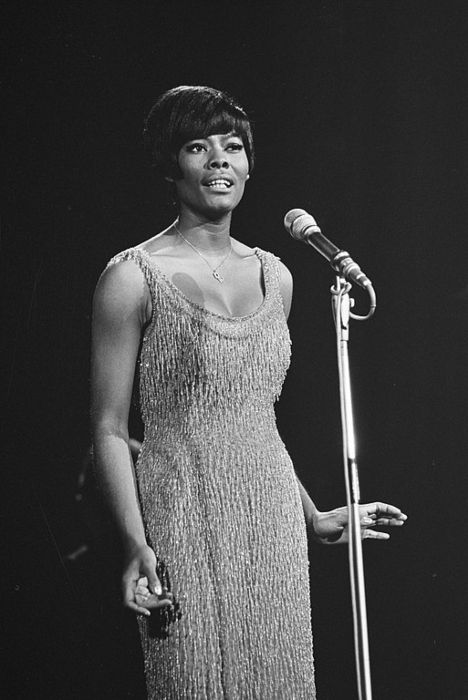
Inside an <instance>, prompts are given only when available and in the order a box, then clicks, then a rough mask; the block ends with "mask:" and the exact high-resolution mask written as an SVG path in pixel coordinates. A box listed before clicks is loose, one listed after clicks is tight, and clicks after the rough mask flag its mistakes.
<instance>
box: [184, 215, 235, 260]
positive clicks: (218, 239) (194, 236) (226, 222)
mask: <svg viewBox="0 0 468 700" xmlns="http://www.w3.org/2000/svg"><path fill="white" fill-rule="evenodd" d="M230 225H231V214H230V213H229V215H228V216H223V217H222V218H221V219H219V220H217V221H216V220H215V221H212V220H211V221H209V220H201V219H200V218H199V217H195V216H193V215H191V214H190V213H187V212H180V214H179V216H178V218H177V219H176V220H175V226H176V228H177V229H178V230H179V231H180V233H181V234H182V235H183V236H184V237H185V238H186V239H187V240H189V241H190V243H192V245H194V246H196V247H197V248H199V249H200V250H201V251H203V250H205V251H208V252H210V251H212V252H214V253H215V252H219V251H224V250H226V249H227V248H229V247H230V246H231V240H230Z"/></svg>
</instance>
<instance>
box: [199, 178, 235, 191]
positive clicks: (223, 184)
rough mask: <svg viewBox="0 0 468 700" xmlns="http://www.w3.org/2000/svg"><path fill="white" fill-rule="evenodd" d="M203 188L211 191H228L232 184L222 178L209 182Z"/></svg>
mask: <svg viewBox="0 0 468 700" xmlns="http://www.w3.org/2000/svg"><path fill="white" fill-rule="evenodd" d="M205 186H206V187H209V188H210V189H213V190H215V189H216V190H228V189H229V188H230V187H232V182H231V181H230V180H227V179H225V178H223V177H220V178H217V179H216V180H211V181H210V182H207V183H206V185H205Z"/></svg>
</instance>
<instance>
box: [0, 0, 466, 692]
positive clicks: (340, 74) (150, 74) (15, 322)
mask: <svg viewBox="0 0 468 700" xmlns="http://www.w3.org/2000/svg"><path fill="white" fill-rule="evenodd" d="M467 15H468V11H467V9H466V4H465V3H463V2H459V3H457V2H430V1H429V2H400V1H399V0H397V1H396V2H390V1H389V2H372V1H371V0H369V1H363V0H356V1H355V2H338V1H324V2H314V1H310V2H304V3H302V2H294V1H293V2H290V3H288V4H283V3H281V4H278V7H276V5H274V4H271V3H266V2H265V3H263V2H250V3H240V2H239V3H234V2H231V3H229V2H224V1H223V0H220V1H219V2H216V3H214V2H203V3H197V2H192V3H182V2H171V3H169V2H152V3H146V2H141V3H132V2H110V1H105V2H102V1H101V2H97V3H89V4H87V3H80V2H75V3H57V4H55V6H54V3H45V4H39V3H38V4H37V5H36V6H35V7H32V8H31V6H30V5H29V4H26V3H25V2H17V3H14V4H11V5H10V6H9V7H8V9H7V11H6V12H4V13H3V21H2V24H3V29H2V32H3V46H4V49H5V63H4V65H5V70H4V73H3V80H2V84H3V92H4V99H3V107H2V117H3V118H2V122H3V128H2V137H3V138H2V141H3V167H2V170H3V174H4V175H6V180H5V182H6V187H5V188H4V205H3V211H4V213H3V226H2V228H3V257H4V262H5V270H6V272H5V275H4V279H5V281H6V294H5V299H6V303H5V305H4V306H5V316H4V319H5V320H4V324H3V326H4V336H5V338H6V343H7V350H8V352H7V362H6V364H5V366H6V373H5V380H4V384H5V387H6V389H5V395H6V399H7V401H6V405H7V411H8V421H7V422H6V431H5V435H4V439H3V446H4V449H3V453H4V459H3V477H2V486H3V488H2V491H3V495H2V498H1V499H0V500H1V501H2V522H3V524H4V528H3V533H4V536H3V537H2V539H3V549H2V555H3V560H4V561H3V571H4V575H2V588H1V591H2V602H3V603H4V610H5V614H4V620H6V626H4V629H5V628H6V635H5V642H4V651H5V654H4V657H5V663H4V664H3V668H4V671H5V673H6V680H5V682H6V683H7V684H8V693H7V695H6V696H5V697H9V698H37V697H48V698H63V697H73V698H75V697H76V698H107V697H109V698H120V697H122V698H124V697H135V698H138V697H140V696H141V668H140V660H139V656H138V645H137V642H136V638H135V636H134V628H133V625H132V621H131V620H129V619H127V618H126V617H125V615H123V614H122V612H121V611H120V610H119V608H118V607H117V606H116V605H115V604H114V602H113V594H112V592H113V586H114V583H113V581H114V571H113V567H112V564H111V563H110V561H108V562H107V563H106V558H105V557H104V558H102V557H99V556H97V555H96V554H95V553H94V554H93V550H91V552H90V553H88V554H87V555H85V556H84V557H83V559H82V560H80V561H79V562H78V563H76V562H75V563H74V564H71V563H70V562H69V561H68V560H67V554H69V553H70V552H71V551H73V550H74V549H75V548H76V547H78V546H79V545H80V543H81V542H82V541H83V540H84V539H86V538H87V537H88V534H87V532H86V529H85V526H84V525H83V523H82V520H81V518H82V515H81V512H80V509H79V504H77V503H76V501H75V498H74V495H75V491H76V481H77V477H78V473H79V471H80V468H81V464H82V460H83V457H84V455H85V453H86V450H87V447H88V442H89V427H88V419H87V413H88V363H89V355H88V352H89V351H88V347H89V320H90V303H91V297H92V292H93V288H94V285H95V283H96V279H97V276H98V275H99V272H100V271H101V269H102V268H103V266H104V265H105V263H106V261H107V260H108V259H109V258H110V257H111V256H112V255H113V254H114V253H115V252H117V251H119V250H121V249H123V248H126V247H129V246H130V245H132V244H136V243H138V242H140V241H141V240H144V239H145V238H147V237H149V236H150V235H153V234H154V233H155V232H157V231H158V230H160V229H161V228H163V227H164V226H166V225H167V224H168V223H169V222H170V221H171V216H172V215H173V214H172V212H171V210H170V209H169V208H168V206H167V205H166V204H165V193H164V191H163V190H162V189H161V187H160V186H159V185H158V183H157V182H155V181H154V179H153V176H152V174H151V172H150V170H149V168H148V165H147V163H146V160H145V157H144V154H143V151H142V143H141V127H142V122H143V118H144V116H145V115H146V113H147V112H148V110H149V108H150V107H151V105H152V103H153V102H154V100H155V98H156V97H157V96H158V95H159V94H160V93H161V92H162V91H163V90H165V89H167V88H169V87H172V86H174V85H178V84H207V85H213V86H215V87H219V88H221V89H224V90H226V91H228V92H231V93H232V94H234V95H235V96H236V97H237V98H238V99H239V101H240V102H241V104H243V105H244V107H245V108H246V109H247V111H248V112H249V114H250V115H251V116H252V120H253V123H254V129H255V137H256V151H257V165H256V168H255V171H254V173H253V176H252V178H251V181H250V182H249V187H248V192H247V194H246V196H245V199H244V201H243V203H242V204H241V206H240V207H239V210H238V212H237V213H236V215H235V219H234V235H237V236H239V237H240V238H241V239H242V240H243V241H245V242H246V243H248V244H250V245H259V246H260V247H262V248H266V249H268V250H272V251H273V252H275V253H276V254H278V255H279V256H280V257H281V258H282V260H283V261H284V262H285V263H286V264H287V265H288V266H289V267H290V269H291V270H292V272H293V274H294V278H295V301H294V305H293V310H292V314H291V323H290V327H291V334H292V338H293V349H294V353H293V364H292V368H291V371H290V374H289V376H288V380H287V382H286V385H285V388H284V394H283V397H282V400H281V402H280V404H279V406H278V420H279V425H280V431H281V433H282V435H283V437H284V439H285V442H286V444H287V445H288V447H289V449H290V452H291V455H292V457H293V459H294V462H295V465H296V468H297V470H298V472H299V473H300V475H301V478H302V479H303V481H304V483H305V484H306V485H307V487H308V488H309V490H310V492H311V494H312V496H313V498H314V499H315V500H316V502H317V504H318V506H319V507H320V508H322V509H326V508H329V507H334V506H336V505H340V504H342V503H343V502H344V500H345V497H344V486H343V477H342V467H341V429H340V417H339V403H338V384H337V372H336V360H335V340H334V329H333V324H332V320H331V314H330V310H329V305H330V302H329V287H330V285H331V283H332V281H333V276H332V273H331V271H330V270H329V268H328V267H327V265H326V263H325V262H324V261H323V259H321V258H320V256H318V255H317V254H316V253H314V252H313V251H312V250H311V249H308V248H306V246H303V245H301V244H299V243H295V242H293V241H292V239H290V238H289V237H288V236H287V234H286V233H285V232H284V230H283V226H282V220H283V216H284V214H285V213H286V211H288V210H289V209H290V208H293V207H302V208H305V209H307V210H308V211H310V212H311V213H313V214H314V216H315V217H316V218H317V220H318V221H319V223H320V224H321V227H322V230H323V231H324V233H325V234H326V235H328V236H329V237H330V238H331V239H332V240H333V241H334V242H336V243H337V244H340V245H341V246H342V247H344V248H346V249H347V250H350V251H351V253H352V255H353V257H354V258H355V259H357V260H358V261H359V262H360V264H361V266H362V267H363V268H364V269H365V271H366V272H367V273H368V275H369V276H370V277H371V279H372V280H373V282H374V285H375V288H376V291H377V295H378V309H377V313H376V315H375V317H374V318H373V319H372V320H371V321H369V322H367V323H364V324H358V323H354V324H353V325H352V329H351V366H352V375H353V385H354V395H355V396H354V399H355V408H356V411H355V412H356V423H357V435H358V444H359V457H360V472H361V487H362V496H363V500H364V501H368V500H374V499H376V498H378V499H381V500H386V501H388V502H393V503H395V504H397V505H399V506H401V508H402V509H403V510H404V511H405V512H407V513H408V515H409V520H408V523H407V525H406V526H405V528H404V529H403V530H398V531H396V532H393V533H392V539H391V540H390V541H389V542H385V543H375V542H366V543H365V547H364V549H365V567H366V582H367V599H368V600H367V602H368V615H369V628H370V629H369V634H370V650H371V661H372V675H373V687H374V696H375V698H377V699H378V700H385V699H387V698H389V699H390V698H392V699H393V698H396V697H397V698H425V699H427V700H429V699H432V698H433V699H434V700H435V699H438V700H439V699H454V700H455V699H456V700H461V699H462V698H465V697H466V696H467V693H468V691H467V687H468V685H467V684H468V663H467V660H466V657H467V649H468V635H467V631H466V630H467V625H468V619H467V616H466V613H465V609H466V590H467V576H466V573H467V557H466V549H467V535H468V533H467V528H466V514H467V506H468V503H467V493H468V490H467V487H468V483H467V476H466V474H467V456H468V439H467V434H468V426H467V424H466V417H467V415H468V411H467V409H468V406H467V389H468V372H467V362H466V348H467V340H468V322H467V312H468V274H467V272H466V255H467V253H468V245H467V243H466V220H467V193H466V176H467V155H468V154H467V127H466V123H467V121H466V119H467V109H466V108H467V98H466V94H467V90H466V86H467V84H468V81H467V78H468V76H467V50H466V44H467V38H468V35H467V27H466V21H467ZM355 296H356V298H357V300H358V305H359V306H361V307H362V308H364V307H365V304H366V299H365V297H363V296H361V294H360V292H359V291H356V292H355ZM110 559H111V557H109V556H108V557H107V560H110ZM310 559H311V589H312V603H313V617H314V634H315V656H316V673H317V686H318V691H319V698H320V700H340V699H341V698H343V699H344V698H346V699H348V698H349V699H351V698H354V697H356V690H355V677H354V659H353V637H352V620H351V611H350V598H349V584H348V570H347V553H346V548H344V547H342V548H339V547H323V548H320V547H318V546H312V545H311V551H310ZM103 562H104V563H103ZM278 565H279V566H281V562H278ZM290 604H292V605H294V591H291V603H290ZM272 700H273V699H272Z"/></svg>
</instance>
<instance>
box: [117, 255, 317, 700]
mask: <svg viewBox="0 0 468 700" xmlns="http://www.w3.org/2000/svg"><path fill="white" fill-rule="evenodd" d="M255 253H256V255H257V257H258V258H259V260H260V263H261V266H262V269H263V280H264V289H265V294H264V300H263V303H262V305H261V306H260V307H259V308H258V309H257V310H256V311H254V312H253V313H251V314H249V315H248V316H242V317H234V318H229V317H224V316H222V315H219V314H216V313H213V312H210V311H208V310H206V309H204V308H202V307H200V306H198V305H197V304H195V303H194V302H192V301H191V300H190V299H188V298H187V297H186V296H184V294H183V293H182V292H181V291H180V290H179V289H178V288H177V287H176V286H175V285H174V284H173V283H172V282H171V281H170V280H169V279H168V278H167V277H166V276H165V275H164V274H163V273H162V272H161V271H160V270H159V269H158V268H157V267H156V264H155V262H154V261H155V258H154V256H153V257H152V256H150V255H149V254H148V253H147V252H146V251H143V250H142V249H139V248H131V249H129V250H126V251H124V252H122V253H120V254H119V255H117V256H116V257H115V258H113V259H112V260H111V262H110V263H109V264H115V263H118V262H120V261H124V260H133V261H134V262H135V263H136V264H137V265H138V266H139V267H140V269H141V271H142V273H143V275H144V277H145V279H146V282H147V284H148V287H149V290H150V293H151V299H152V306H153V316H152V319H151V321H150V323H149V325H148V326H147V328H146V330H145V333H144V336H143V339H142V345H141V351H140V357H139V400H140V407H141V412H142V418H143V421H144V425H145V437H144V441H143V446H142V449H141V453H140V456H139V459H138V461H137V464H136V467H135V471H136V479H137V486H138V492H139V498H140V504H141V510H142V515H143V520H144V524H145V528H146V533H147V537H148V542H149V544H150V546H152V547H153V549H154V551H155V552H156V554H157V557H158V561H159V563H160V566H161V569H160V573H161V575H162V578H163V579H164V580H165V581H166V583H168V584H169V585H170V589H171V591H172V592H173V595H174V598H175V601H176V609H177V611H178V612H177V615H173V616H172V617H171V618H169V617H168V618H167V619H166V620H164V619H163V618H164V614H160V613H153V614H152V616H151V618H149V619H148V620H149V621H148V620H147V619H142V620H140V621H139V626H140V635H141V643H142V649H143V655H144V662H145V676H146V684H147V691H148V698H150V700H156V699H157V700H166V699H167V700H188V699H190V700H220V699H221V698H222V699H223V700H282V699H284V700H302V699H304V700H313V699H314V698H315V684H314V670H313V657H312V630H311V621H310V600H309V573H308V555H307V538H306V530H305V522H304V517H303V512H302V505H301V499H300V494H299V489H298V484H297V480H296V477H295V473H294V470H293V465H292V463H291V459H290V457H289V455H288V453H287V451H286V448H285V446H284V443H283V442H282V440H281V438H280V435H279V433H278V430H277V426H276V419H275V413H274V403H275V401H276V399H277V398H278V396H279V394H280V392H281V388H282V384H283V381H284V378H285V375H286V371H287V369H288V366H289V360H290V338H289V332H288V327H287V324H286V320H285V316H284V312H283V306H282V299H281V294H280V287H279V265H278V259H277V258H276V257H275V256H274V255H273V254H271V253H267V252H265V251H262V250H260V249H259V248H256V249H255ZM158 614H159V618H158V617H157V615H158ZM155 615H156V617H154V616H155ZM164 622H166V624H164Z"/></svg>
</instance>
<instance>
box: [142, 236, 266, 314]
mask: <svg viewBox="0 0 468 700" xmlns="http://www.w3.org/2000/svg"><path fill="white" fill-rule="evenodd" d="M135 250H138V251H140V253H142V254H143V255H144V256H145V257H146V259H147V261H148V263H149V264H150V265H151V267H152V268H153V269H154V270H155V271H156V272H157V274H158V276H159V277H160V278H161V279H162V281H163V282H164V283H165V284H166V285H167V286H168V287H169V288H170V289H171V290H172V291H173V292H174V293H175V294H176V295H177V296H179V297H180V298H181V299H182V300H183V301H185V302H186V303H187V304H189V306H191V307H193V308H194V309H196V310H197V311H201V312H202V313H204V314H207V315H208V316H213V317H214V318H217V319H221V320H223V321H228V322H232V321H234V322H235V321H247V320H249V319H251V318H253V317H254V316H257V315H258V314H260V313H261V312H262V311H263V309H264V308H265V305H266V303H267V301H268V300H269V298H270V281H269V279H268V270H267V265H266V264H265V261H264V259H263V252H264V251H261V250H260V248H258V247H257V246H255V248H253V251H254V253H255V255H256V256H257V258H258V260H259V261H260V266H261V269H262V277H263V286H264V289H265V292H264V295H263V301H262V303H261V304H260V306H258V307H257V308H256V309H254V310H253V311H251V312H250V313H249V314H246V315H245V316H225V315H224V314H219V313H217V312H216V311H210V309H207V308H205V307H204V306H201V305H200V304H197V302H196V301H193V300H192V299H190V297H188V296H187V295H186V294H184V292H183V291H182V290H181V289H179V287H178V286H177V285H176V284H174V282H172V281H171V280H170V279H169V277H168V276H167V275H166V273H165V272H163V271H162V270H161V268H160V267H158V266H157V265H156V264H155V263H154V260H153V256H152V255H151V253H149V252H148V251H147V250H145V249H144V248H135Z"/></svg>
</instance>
